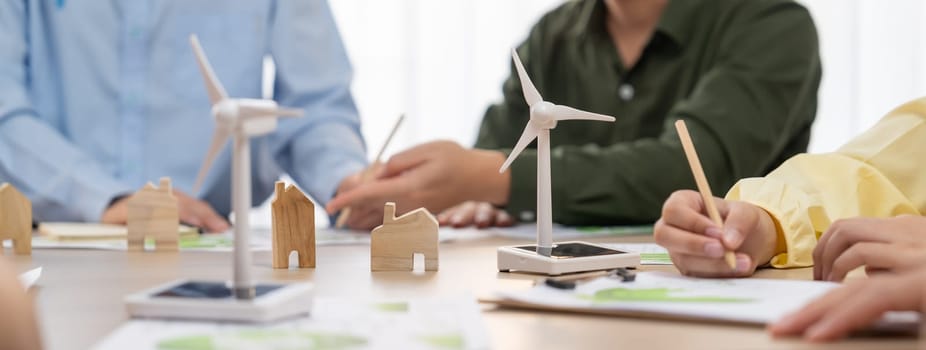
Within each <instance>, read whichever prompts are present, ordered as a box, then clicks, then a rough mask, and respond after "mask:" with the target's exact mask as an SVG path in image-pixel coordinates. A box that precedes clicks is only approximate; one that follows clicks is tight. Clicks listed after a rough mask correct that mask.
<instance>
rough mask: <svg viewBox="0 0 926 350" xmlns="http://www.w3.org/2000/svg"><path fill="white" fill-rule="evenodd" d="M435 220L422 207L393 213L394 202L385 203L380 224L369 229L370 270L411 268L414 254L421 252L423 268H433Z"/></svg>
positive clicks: (431, 269) (436, 261) (435, 260)
mask: <svg viewBox="0 0 926 350" xmlns="http://www.w3.org/2000/svg"><path fill="white" fill-rule="evenodd" d="M437 227H438V224H437V220H435V219H434V216H433V215H431V213H429V212H428V210H427V209H425V208H418V209H415V210H413V211H411V212H408V213H406V214H405V215H402V216H400V217H395V203H391V202H390V203H386V206H385V208H384V209H383V224H382V225H380V226H378V227H376V228H375V229H373V232H372V233H371V235H372V237H371V240H372V243H371V246H370V269H371V270H372V271H401V270H405V271H411V270H412V269H413V268H414V266H413V265H414V256H415V254H416V253H417V254H422V255H424V269H425V270H426V271H437V265H438V256H437V252H438V249H437Z"/></svg>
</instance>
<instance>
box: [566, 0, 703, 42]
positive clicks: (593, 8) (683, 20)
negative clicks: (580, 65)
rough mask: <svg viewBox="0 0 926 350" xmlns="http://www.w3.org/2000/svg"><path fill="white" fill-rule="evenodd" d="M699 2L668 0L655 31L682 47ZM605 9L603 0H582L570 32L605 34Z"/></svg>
mask: <svg viewBox="0 0 926 350" xmlns="http://www.w3.org/2000/svg"><path fill="white" fill-rule="evenodd" d="M699 3H700V2H699V1H695V0H670V1H669V3H668V4H667V5H666V9H665V11H664V12H663V13H662V17H661V18H660V19H659V24H657V25H656V32H657V33H661V34H663V35H665V36H666V37H667V38H668V39H669V40H671V41H672V42H673V43H675V44H676V45H678V46H679V47H683V46H684V45H685V43H686V42H687V41H688V38H689V33H691V31H692V28H691V25H692V19H694V18H695V17H696V16H695V13H694V12H695V9H696V8H697V7H698V6H699ZM607 11H608V10H607V8H605V5H604V0H583V4H582V9H581V11H580V15H579V18H578V20H577V21H576V22H575V25H574V26H573V27H572V30H571V31H572V34H573V35H574V36H576V37H579V36H583V35H588V34H595V35H604V36H607V35H608V33H607V30H606V29H605V25H604V23H605V18H606V16H607Z"/></svg>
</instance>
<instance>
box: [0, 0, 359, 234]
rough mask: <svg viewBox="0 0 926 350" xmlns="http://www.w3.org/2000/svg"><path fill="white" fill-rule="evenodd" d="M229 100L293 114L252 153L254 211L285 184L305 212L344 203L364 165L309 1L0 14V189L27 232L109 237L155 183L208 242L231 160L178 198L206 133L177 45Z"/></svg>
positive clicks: (223, 223) (354, 122)
mask: <svg viewBox="0 0 926 350" xmlns="http://www.w3.org/2000/svg"><path fill="white" fill-rule="evenodd" d="M191 34H197V35H198V36H199V39H200V41H201V42H202V46H203V48H204V50H205V51H206V53H207V54H208V56H209V58H210V60H211V63H212V66H213V67H214V69H215V73H216V75H217V76H218V78H219V80H220V81H222V83H223V84H224V87H225V89H226V90H227V93H228V95H229V96H231V97H233V98H238V97H240V98H260V97H261V93H262V91H261V79H262V75H263V63H264V58H265V57H267V56H271V57H272V58H273V61H274V63H275V65H276V75H275V77H274V84H275V85H274V88H273V96H272V97H273V99H274V100H275V101H276V102H278V103H279V104H280V105H283V106H287V107H295V108H301V109H303V110H304V112H305V115H304V116H303V117H302V118H286V119H282V120H280V121H279V123H280V125H279V127H278V128H277V130H276V131H274V132H273V133H271V134H269V135H266V136H262V137H257V138H254V139H252V141H251V146H252V147H251V150H252V152H251V153H252V159H253V161H252V173H253V177H252V179H253V181H252V188H251V190H252V191H253V195H254V201H255V203H260V201H262V200H263V199H264V198H267V197H268V196H269V195H270V193H271V192H272V191H273V183H274V182H275V181H276V180H277V179H278V178H279V177H280V175H281V174H282V173H283V172H285V173H287V174H288V175H290V176H291V177H292V178H293V179H294V180H295V181H296V182H297V183H298V184H299V185H300V186H301V188H302V189H303V190H305V191H306V192H308V193H309V194H310V195H311V196H312V197H313V198H314V199H316V200H319V201H321V202H326V201H328V200H329V199H330V198H331V197H333V196H334V194H335V193H336V192H337V191H339V190H341V191H343V190H345V189H346V188H349V187H350V186H351V184H353V183H356V180H358V179H359V178H358V177H357V176H356V175H357V174H358V173H359V172H360V171H361V170H362V169H363V168H364V167H365V166H366V155H365V150H364V147H365V146H364V143H363V139H362V137H361V135H360V118H359V116H358V112H357V108H356V106H355V105H354V101H353V98H352V97H351V93H350V81H351V68H350V64H349V62H348V59H347V54H346V52H345V50H344V46H343V44H342V43H341V38H340V36H339V34H338V31H337V27H336V25H335V22H334V18H333V16H332V13H331V10H330V8H329V6H328V4H327V2H326V1H324V0H298V1H272V0H260V1H223V2H221V3H219V2H214V1H208V2H205V1H153V2H149V1H124V2H123V1H105V2H102V1H92V2H86V1H68V0H58V1H37V0H0V183H2V182H10V183H12V184H13V185H14V186H16V187H17V188H19V189H20V190H22V192H23V193H24V194H25V195H26V196H28V197H29V199H31V200H32V204H33V213H34V216H35V218H36V219H37V220H40V221H89V222H95V221H102V222H105V223H114V224H124V223H125V222H126V216H127V210H126V207H127V201H126V197H127V195H129V194H132V193H134V192H135V191H137V190H138V189H140V188H141V187H142V186H144V184H145V183H146V182H148V181H155V180H156V179H158V178H160V177H163V176H169V177H171V178H172V180H173V188H174V194H175V195H176V196H177V198H178V204H179V211H180V212H179V216H180V220H181V221H183V222H184V223H187V224H190V225H194V226H200V227H203V228H205V229H207V230H209V231H223V230H225V229H227V228H228V227H229V224H228V222H227V220H226V218H227V215H228V214H229V212H230V211H231V189H230V188H231V170H230V167H231V164H230V163H231V157H230V151H223V152H222V154H221V155H219V156H218V157H217V159H216V161H215V162H214V163H213V164H212V169H211V171H210V172H209V175H207V176H206V179H205V181H204V183H203V187H202V191H201V192H200V193H191V191H192V190H193V185H194V181H195V179H196V175H197V172H198V171H199V168H200V166H201V165H202V164H203V160H204V157H205V155H206V151H207V149H208V148H209V147H210V137H209V135H212V133H213V131H214V130H215V127H216V123H215V121H214V120H213V118H212V116H211V115H210V108H211V106H210V101H209V98H208V97H207V93H206V88H205V85H204V82H203V77H202V76H201V75H200V71H199V68H198V67H197V63H196V60H195V59H194V56H193V50H192V48H191V47H190V40H189V38H190V35H191Z"/></svg>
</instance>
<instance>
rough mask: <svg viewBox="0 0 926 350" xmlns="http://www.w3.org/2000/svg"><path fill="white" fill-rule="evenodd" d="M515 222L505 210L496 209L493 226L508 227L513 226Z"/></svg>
mask: <svg viewBox="0 0 926 350" xmlns="http://www.w3.org/2000/svg"><path fill="white" fill-rule="evenodd" d="M515 223H516V222H515V221H514V218H513V217H511V215H509V214H508V212H507V211H504V210H498V211H496V212H495V226H498V227H510V226H514V224H515Z"/></svg>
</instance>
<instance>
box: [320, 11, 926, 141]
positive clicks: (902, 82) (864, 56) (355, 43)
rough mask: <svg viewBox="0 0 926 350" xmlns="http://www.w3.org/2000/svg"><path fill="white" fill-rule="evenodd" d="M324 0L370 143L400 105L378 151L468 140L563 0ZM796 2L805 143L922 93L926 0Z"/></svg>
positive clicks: (857, 126) (851, 127) (847, 131)
mask: <svg viewBox="0 0 926 350" xmlns="http://www.w3.org/2000/svg"><path fill="white" fill-rule="evenodd" d="M329 1H330V3H331V7H332V10H333V11H334V15H335V18H336V19H337V21H338V25H339V27H340V30H341V35H342V37H343V39H344V42H345V45H346V46H347V51H348V54H349V55H350V58H351V61H352V64H353V67H354V70H355V76H354V85H353V92H354V98H355V99H356V102H357V105H358V107H359V108H360V115H361V116H362V118H363V133H364V136H365V137H366V138H367V141H368V147H369V148H370V152H371V153H374V152H376V148H378V147H379V145H381V144H382V142H383V140H384V139H385V137H386V133H388V129H389V127H390V126H391V124H392V123H393V122H394V121H395V118H396V117H397V116H398V115H399V114H400V113H402V112H405V113H407V114H408V117H409V119H408V120H406V124H405V125H404V126H403V127H402V129H401V131H400V133H399V134H398V135H397V137H396V139H395V140H394V141H393V144H392V145H391V146H390V148H389V149H388V150H387V155H389V154H393V153H395V152H397V151H400V150H402V149H405V148H407V147H410V146H412V145H414V144H417V143H421V142H424V141H429V140H434V139H451V140H456V141H458V142H460V143H462V144H464V145H472V143H473V142H474V141H475V136H476V135H475V134H476V131H477V130H478V128H479V121H480V120H481V118H482V114H483V113H484V112H485V109H486V107H487V106H488V105H489V104H490V103H492V102H494V101H497V100H498V99H500V98H501V83H502V81H503V80H504V79H505V78H506V77H507V75H508V67H509V64H510V63H509V62H510V57H509V50H510V48H511V47H513V46H515V45H517V44H518V43H520V42H521V41H522V40H523V39H524V38H525V37H526V35H527V32H528V30H529V29H530V27H531V26H532V25H533V24H534V23H535V22H536V21H537V20H538V19H539V18H540V16H541V15H542V14H543V13H545V12H547V11H549V10H550V9H552V8H554V7H556V6H558V5H559V4H561V3H562V2H563V0H505V1H497V0H391V1H381V0H329ZM800 2H801V3H803V4H804V5H805V6H807V7H808V8H809V9H810V11H811V14H812V15H813V17H814V20H815V22H816V24H817V29H818V32H819V35H820V45H821V55H822V58H823V69H824V72H823V83H822V85H821V90H820V100H819V101H820V104H819V109H818V113H817V122H816V126H815V128H814V135H813V139H812V140H811V151H812V152H827V151H832V150H834V149H836V147H838V146H839V145H840V144H842V143H844V142H845V141H847V140H848V139H849V138H851V137H852V136H853V135H855V134H857V133H858V132H860V131H862V130H864V129H865V128H867V127H869V126H871V125H872V124H873V123H874V122H875V121H877V120H878V119H879V118H880V117H881V116H882V115H884V114H885V113H886V112H888V110H889V109H890V108H892V107H894V106H896V105H897V104H899V103H902V102H903V101H906V100H909V99H912V98H915V97H918V96H921V95H926V24H924V21H922V18H923V17H924V16H926V1H922V0H892V1H871V0H804V1H800ZM617 117H620V116H617ZM370 156H371V157H373V156H374V155H372V154H371V155H370Z"/></svg>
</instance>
